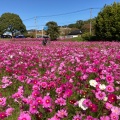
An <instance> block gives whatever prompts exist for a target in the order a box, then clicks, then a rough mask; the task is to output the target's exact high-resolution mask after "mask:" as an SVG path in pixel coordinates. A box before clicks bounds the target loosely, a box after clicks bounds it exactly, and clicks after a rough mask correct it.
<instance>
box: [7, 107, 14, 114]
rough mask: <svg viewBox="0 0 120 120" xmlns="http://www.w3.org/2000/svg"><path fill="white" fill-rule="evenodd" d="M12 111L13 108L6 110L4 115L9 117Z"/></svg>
mask: <svg viewBox="0 0 120 120" xmlns="http://www.w3.org/2000/svg"><path fill="white" fill-rule="evenodd" d="M13 111H14V108H7V109H6V115H7V116H9V115H12V112H13Z"/></svg>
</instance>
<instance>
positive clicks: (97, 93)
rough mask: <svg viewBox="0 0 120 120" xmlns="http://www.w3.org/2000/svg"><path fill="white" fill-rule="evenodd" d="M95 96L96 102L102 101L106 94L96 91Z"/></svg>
mask: <svg viewBox="0 0 120 120" xmlns="http://www.w3.org/2000/svg"><path fill="white" fill-rule="evenodd" d="M95 96H96V98H98V100H103V99H104V97H105V96H106V94H105V92H101V91H98V92H96V94H95Z"/></svg>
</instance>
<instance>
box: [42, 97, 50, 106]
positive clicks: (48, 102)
mask: <svg viewBox="0 0 120 120" xmlns="http://www.w3.org/2000/svg"><path fill="white" fill-rule="evenodd" d="M51 105H52V99H51V97H50V96H44V98H43V107H45V108H49V107H51Z"/></svg>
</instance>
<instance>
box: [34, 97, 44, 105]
mask: <svg viewBox="0 0 120 120" xmlns="http://www.w3.org/2000/svg"><path fill="white" fill-rule="evenodd" d="M36 103H37V104H38V105H42V104H43V100H42V97H37V98H36Z"/></svg>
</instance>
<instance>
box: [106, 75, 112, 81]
mask: <svg viewBox="0 0 120 120" xmlns="http://www.w3.org/2000/svg"><path fill="white" fill-rule="evenodd" d="M106 81H107V83H113V82H114V78H113V76H111V75H106Z"/></svg>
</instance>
